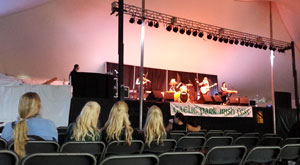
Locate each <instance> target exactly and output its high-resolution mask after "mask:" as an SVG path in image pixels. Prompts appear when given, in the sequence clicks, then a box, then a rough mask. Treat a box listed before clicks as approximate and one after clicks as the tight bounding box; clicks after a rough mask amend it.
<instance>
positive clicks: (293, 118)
mask: <svg viewBox="0 0 300 165" xmlns="http://www.w3.org/2000/svg"><path fill="white" fill-rule="evenodd" d="M296 122H297V110H296V109H290V108H276V126H277V128H276V130H277V134H278V135H280V136H281V137H287V136H288V133H289V131H290V129H291V128H292V126H293V125H294V124H295V123H296Z"/></svg>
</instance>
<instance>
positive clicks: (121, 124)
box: [102, 101, 137, 145]
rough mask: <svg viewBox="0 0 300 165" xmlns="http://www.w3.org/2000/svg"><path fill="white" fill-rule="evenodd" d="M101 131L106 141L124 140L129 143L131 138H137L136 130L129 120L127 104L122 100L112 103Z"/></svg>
mask: <svg viewBox="0 0 300 165" xmlns="http://www.w3.org/2000/svg"><path fill="white" fill-rule="evenodd" d="M102 133H103V141H105V142H106V143H109V142H111V141H120V140H125V141H126V142H127V143H128V144H129V145H130V144H131V141H132V139H136V138H137V132H136V130H134V129H133V128H132V127H131V123H130V121H129V115H128V105H127V104H126V103H125V102H124V101H118V102H117V103H115V104H114V105H113V107H112V108H111V110H110V114H109V117H108V119H107V122H106V123H105V125H104V127H103V131H102Z"/></svg>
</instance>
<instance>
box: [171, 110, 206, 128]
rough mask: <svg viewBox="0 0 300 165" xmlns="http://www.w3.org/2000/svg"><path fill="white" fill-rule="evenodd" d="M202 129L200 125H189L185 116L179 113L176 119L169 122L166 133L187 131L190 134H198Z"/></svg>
mask: <svg viewBox="0 0 300 165" xmlns="http://www.w3.org/2000/svg"><path fill="white" fill-rule="evenodd" d="M200 129H201V127H200V125H197V126H192V125H191V124H188V123H187V122H186V118H185V116H184V115H183V114H182V113H180V112H177V113H176V114H175V116H174V119H170V120H169V124H168V126H167V128H166V131H171V130H185V131H190V132H198V131H200Z"/></svg>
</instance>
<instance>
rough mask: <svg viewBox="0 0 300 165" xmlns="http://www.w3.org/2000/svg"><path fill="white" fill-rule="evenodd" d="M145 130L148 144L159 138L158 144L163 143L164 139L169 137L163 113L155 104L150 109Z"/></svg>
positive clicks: (145, 138)
mask: <svg viewBox="0 0 300 165" xmlns="http://www.w3.org/2000/svg"><path fill="white" fill-rule="evenodd" d="M143 132H144V134H143V135H144V140H145V144H147V145H148V146H150V144H151V142H152V141H153V140H157V144H163V141H164V139H166V138H167V133H166V130H165V126H164V123H163V115H162V112H161V110H160V108H159V107H158V106H156V105H153V106H151V107H150V109H149V110H148V113H147V119H146V123H145V126H144V130H143Z"/></svg>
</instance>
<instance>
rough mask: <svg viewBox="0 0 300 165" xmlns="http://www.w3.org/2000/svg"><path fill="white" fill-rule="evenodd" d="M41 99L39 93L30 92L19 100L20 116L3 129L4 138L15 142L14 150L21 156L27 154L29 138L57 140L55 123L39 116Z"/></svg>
mask: <svg viewBox="0 0 300 165" xmlns="http://www.w3.org/2000/svg"><path fill="white" fill-rule="evenodd" d="M40 110H41V99H40V97H39V95H38V94H37V93H34V92H28V93H25V94H24V95H22V96H21V98H20V100H19V107H18V111H19V117H18V120H17V121H14V122H10V123H7V124H6V125H5V126H4V129H3V131H2V136H1V137H2V138H3V139H5V140H6V141H8V142H9V143H12V142H14V151H15V152H16V153H17V154H18V156H19V157H20V158H23V157H24V156H25V145H26V143H27V141H28V140H51V141H52V140H54V141H57V136H58V134H57V129H56V126H55V124H54V123H53V122H52V121H50V120H47V119H43V118H41V117H40V116H39V114H40Z"/></svg>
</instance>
